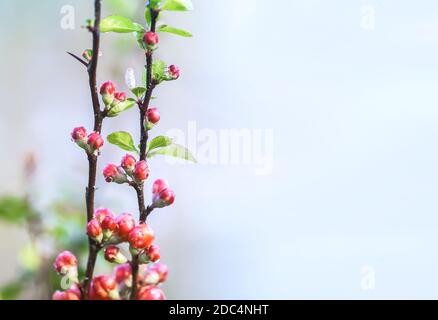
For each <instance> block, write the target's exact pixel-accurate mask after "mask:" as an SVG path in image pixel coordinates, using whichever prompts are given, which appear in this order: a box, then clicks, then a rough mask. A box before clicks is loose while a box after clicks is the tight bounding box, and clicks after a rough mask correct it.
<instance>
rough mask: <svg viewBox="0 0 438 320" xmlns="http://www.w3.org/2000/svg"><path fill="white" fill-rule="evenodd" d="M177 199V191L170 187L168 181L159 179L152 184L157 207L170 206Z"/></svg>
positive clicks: (153, 198) (153, 200)
mask: <svg viewBox="0 0 438 320" xmlns="http://www.w3.org/2000/svg"><path fill="white" fill-rule="evenodd" d="M174 201H175V193H174V192H173V191H172V190H171V189H170V188H169V186H168V184H167V182H166V181H165V180H162V179H158V180H156V181H155V182H154V184H153V185H152V202H153V205H154V207H155V208H164V207H167V206H170V205H171V204H173V203H174Z"/></svg>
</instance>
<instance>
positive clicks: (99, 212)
mask: <svg viewBox="0 0 438 320" xmlns="http://www.w3.org/2000/svg"><path fill="white" fill-rule="evenodd" d="M106 216H113V213H112V212H111V211H110V210H109V209H107V208H99V209H96V210H95V211H94V218H95V219H96V220H97V221H99V223H102V221H103V219H105V217H106Z"/></svg>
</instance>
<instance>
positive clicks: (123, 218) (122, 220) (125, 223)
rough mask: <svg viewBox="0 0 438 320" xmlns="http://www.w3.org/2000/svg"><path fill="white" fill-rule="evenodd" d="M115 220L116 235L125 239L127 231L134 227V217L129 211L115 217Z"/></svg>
mask: <svg viewBox="0 0 438 320" xmlns="http://www.w3.org/2000/svg"><path fill="white" fill-rule="evenodd" d="M116 221H117V236H118V237H119V238H120V239H121V240H123V241H126V240H127V239H128V235H129V233H130V232H131V231H132V229H134V228H135V219H134V217H133V216H132V215H131V214H129V213H123V214H121V215H120V216H118V217H117V218H116Z"/></svg>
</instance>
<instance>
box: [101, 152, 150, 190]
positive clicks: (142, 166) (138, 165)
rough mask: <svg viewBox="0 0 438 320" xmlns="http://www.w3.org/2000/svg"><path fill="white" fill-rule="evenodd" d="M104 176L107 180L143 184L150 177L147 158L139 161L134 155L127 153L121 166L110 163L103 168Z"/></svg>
mask: <svg viewBox="0 0 438 320" xmlns="http://www.w3.org/2000/svg"><path fill="white" fill-rule="evenodd" d="M103 176H104V178H105V181H106V182H115V183H118V184H122V183H137V184H141V183H143V182H144V181H145V180H146V179H147V178H148V177H149V167H148V164H147V162H146V161H145V160H141V161H137V160H136V159H135V157H134V156H132V155H130V154H127V155H125V156H124V157H123V158H122V161H121V163H120V166H117V165H115V164H108V165H107V166H106V167H105V168H104V169H103Z"/></svg>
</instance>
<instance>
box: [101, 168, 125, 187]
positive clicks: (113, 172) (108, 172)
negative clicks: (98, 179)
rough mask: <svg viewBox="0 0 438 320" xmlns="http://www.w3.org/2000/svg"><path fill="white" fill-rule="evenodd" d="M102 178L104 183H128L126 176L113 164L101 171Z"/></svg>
mask: <svg viewBox="0 0 438 320" xmlns="http://www.w3.org/2000/svg"><path fill="white" fill-rule="evenodd" d="M103 176H104V177H105V181H106V182H115V183H118V184H122V183H126V182H128V178H127V177H126V174H125V173H124V172H123V169H122V168H121V167H118V166H116V165H115V164H108V165H107V166H106V167H105V168H104V169H103Z"/></svg>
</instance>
